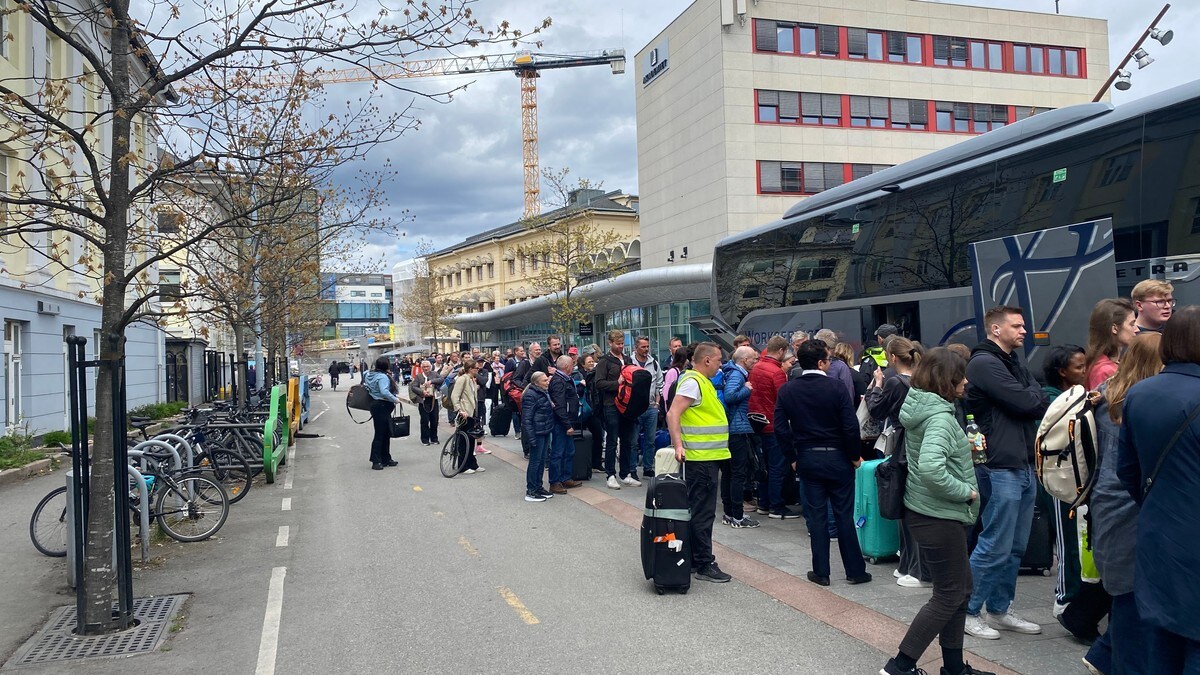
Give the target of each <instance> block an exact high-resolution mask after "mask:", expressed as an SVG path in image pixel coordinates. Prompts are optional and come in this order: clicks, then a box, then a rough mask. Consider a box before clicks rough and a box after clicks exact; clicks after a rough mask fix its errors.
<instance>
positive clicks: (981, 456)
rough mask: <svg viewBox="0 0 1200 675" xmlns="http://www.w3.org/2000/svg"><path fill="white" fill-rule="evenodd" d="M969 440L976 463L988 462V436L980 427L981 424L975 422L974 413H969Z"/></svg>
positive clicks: (972, 456)
mask: <svg viewBox="0 0 1200 675" xmlns="http://www.w3.org/2000/svg"><path fill="white" fill-rule="evenodd" d="M967 442H969V443H970V444H971V459H972V460H974V461H975V463H976V464H986V463H987V460H988V457H987V438H986V437H985V436H984V435H983V431H981V430H980V429H979V425H978V424H976V423H975V416H974V415H967Z"/></svg>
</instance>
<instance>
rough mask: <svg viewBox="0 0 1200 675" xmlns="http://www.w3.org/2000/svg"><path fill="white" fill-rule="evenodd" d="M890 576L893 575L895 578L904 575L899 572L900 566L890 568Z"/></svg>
mask: <svg viewBox="0 0 1200 675" xmlns="http://www.w3.org/2000/svg"><path fill="white" fill-rule="evenodd" d="M892 576H893V577H895V578H896V579H899V578H900V577H902V576H904V575H903V574H900V568H899V567H897V568H896V569H894V570H892Z"/></svg>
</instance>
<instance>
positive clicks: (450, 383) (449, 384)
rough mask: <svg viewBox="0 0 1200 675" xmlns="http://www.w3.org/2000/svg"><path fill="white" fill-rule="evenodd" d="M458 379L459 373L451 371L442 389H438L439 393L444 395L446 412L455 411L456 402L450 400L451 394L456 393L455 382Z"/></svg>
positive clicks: (443, 401)
mask: <svg viewBox="0 0 1200 675" xmlns="http://www.w3.org/2000/svg"><path fill="white" fill-rule="evenodd" d="M457 377H458V371H457V370H454V371H451V372H450V374H449V375H447V376H446V379H445V380H444V381H443V382H442V386H441V388H440V389H438V393H439V394H441V395H442V407H443V408H445V409H446V410H454V402H453V401H451V400H450V394H451V393H452V392H453V391H454V380H455V378H457Z"/></svg>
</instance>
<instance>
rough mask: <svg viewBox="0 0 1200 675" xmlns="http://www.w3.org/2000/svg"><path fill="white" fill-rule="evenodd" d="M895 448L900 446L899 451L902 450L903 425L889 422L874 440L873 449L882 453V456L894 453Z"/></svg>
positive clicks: (889, 455)
mask: <svg viewBox="0 0 1200 675" xmlns="http://www.w3.org/2000/svg"><path fill="white" fill-rule="evenodd" d="M897 448H900V449H901V452H903V448H904V427H902V426H897V425H892V424H889V425H887V426H886V427H884V429H883V432H882V433H880V434H879V438H877V439H876V440H875V449H876V450H877V451H879V452H881V453H883V456H884V457H891V456H892V455H894V454H896V449H897Z"/></svg>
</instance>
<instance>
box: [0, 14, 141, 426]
mask: <svg viewBox="0 0 1200 675" xmlns="http://www.w3.org/2000/svg"><path fill="white" fill-rule="evenodd" d="M56 11H59V12H60V13H63V14H68V13H70V10H69V9H68V7H67V6H66V5H64V6H62V7H60V8H59V9H58V10H56ZM2 30H3V33H5V34H6V35H7V37H8V39H5V40H0V81H3V82H4V85H5V86H6V87H9V88H11V89H13V90H14V91H16V92H18V93H20V94H22V95H24V96H28V97H30V98H32V99H33V100H39V98H38V97H39V96H40V94H39V91H41V88H42V87H43V84H44V83H46V82H47V81H48V80H49V81H51V82H53V83H54V85H55V86H57V87H60V88H62V89H60V90H59V91H60V92H62V93H61V97H60V99H59V100H58V102H57V103H53V104H51V105H52V106H57V108H58V114H59V115H60V117H59V119H61V120H62V121H64V122H65V123H67V124H68V125H70V126H71V127H72V128H74V129H77V130H85V122H84V120H85V118H86V117H87V116H88V114H89V113H96V112H101V111H104V110H108V109H110V105H109V103H108V98H107V95H106V94H103V93H101V94H99V95H97V93H96V92H98V91H99V86H98V83H99V78H97V77H96V75H95V74H94V73H91V72H89V71H88V70H87V69H86V67H85V62H84V60H83V59H82V58H81V57H80V55H79V54H77V53H75V52H74V51H73V50H71V49H70V48H69V47H68V46H67V44H66V42H64V41H63V40H61V39H60V38H58V37H56V36H54V35H53V34H52V33H50V32H49V31H46V30H45V29H44V28H43V27H42V26H41V25H40V24H38V23H37V22H35V21H34V20H33V19H31V18H30V17H29V16H28V13H26V12H21V11H12V12H9V13H6V14H5V15H4V17H3V25H2ZM77 35H79V36H80V37H82V38H84V39H103V38H100V37H99V36H100V35H102V32H101V31H89V30H83V29H81V30H78V31H77ZM96 48H97V51H100V52H103V51H104V46H103V45H100V44H97V45H96ZM148 58H149V57H147V61H145V62H142V63H140V64H138V66H137V67H138V68H139V69H145V68H150V67H153V64H152V63H150V62H149V61H148ZM144 74H145V73H144V71H143V76H144ZM93 121H94V124H93V125H92V126H91V127H88V128H87V129H86V130H85V132H84V133H85V138H86V139H87V140H88V141H89V142H90V143H91V144H92V147H93V148H94V149H95V152H96V153H97V154H99V155H104V154H105V152H104V149H105V148H108V147H109V146H110V143H111V136H112V128H111V124H110V122H111V117H109V116H102V117H99V118H98V119H96V120H93ZM15 124H16V122H14V121H13V120H11V119H7V118H5V119H0V136H2V137H3V138H5V139H7V140H6V141H5V142H4V143H0V190H2V191H4V192H5V193H7V194H10V195H20V194H26V195H35V196H36V195H42V194H47V193H51V192H53V193H55V194H57V195H59V198H60V199H62V197H61V195H63V194H70V195H71V196H70V200H71V201H72V203H74V204H75V205H77V206H78V207H79V208H88V207H90V206H92V205H93V204H94V203H95V196H94V194H93V193H92V192H91V191H90V189H89V188H88V187H86V186H84V187H80V185H82V184H83V183H82V182H76V183H73V184H72V183H71V182H70V181H71V179H70V177H71V176H73V175H77V176H88V175H90V174H91V172H90V170H89V169H88V168H87V166H86V165H85V164H84V160H83V158H82V157H81V156H80V155H79V154H78V153H76V154H74V155H70V154H66V153H62V152H59V151H57V150H55V147H56V146H55V144H54V143H46V144H42V145H40V146H39V147H37V149H36V150H35V148H34V145H35V144H36V143H37V141H38V139H36V138H33V137H32V136H33V134H32V133H25V134H23V135H22V134H16V133H12V132H13V131H15V129H14V128H13V126H14V125H15ZM23 131H25V132H28V131H29V130H28V129H25V130H23ZM157 137H158V130H157V129H156V127H155V126H154V124H153V122H152V120H149V119H135V120H133V130H132V134H131V139H130V141H131V143H130V145H131V151H132V152H133V153H134V154H135V155H136V156H137V157H138V158H139V159H141V160H147V163H149V161H152V160H153V158H154V157H155V154H154V153H155V147H156V145H157V141H156V139H157ZM131 171H132V172H133V175H134V176H135V177H138V176H140V175H141V173H140V171H141V169H138V168H134V169H131ZM148 206H149V205H148V203H145V204H142V205H139V206H138V207H137V208H136V209H135V210H134V212H133V213H132V214H131V221H132V222H133V223H135V224H139V223H141V224H144V223H146V222H148V220H147V219H148V217H149V213H148ZM27 212H28V211H22V210H21V209H20V208H17V207H14V206H12V205H7V206H6V205H0V222H3V223H4V224H6V225H10V226H11V225H13V224H19V223H17V222H16V219H25V218H28V217H29V216H28V215H22V214H23V213H27ZM35 215H36V216H38V217H39V218H41V219H43V220H42V222H51V223H53V222H59V221H57V220H56V219H58V218H63V219H67V218H77V220H75V221H72V222H71V224H73V225H76V226H79V227H84V225H83V218H82V217H79V216H75V215H67V214H65V213H54V214H46V213H35ZM34 229H39V230H40V231H33V230H34ZM93 252H94V251H93ZM87 253H88V249H87V244H86V243H85V242H84V241H83V240H82V238H81V237H79V236H72V235H70V234H68V233H66V232H65V231H62V230H59V229H54V228H53V227H49V228H46V227H44V226H43V227H41V228H31V229H30V230H29V231H25V232H21V233H20V234H11V235H9V236H6V237H3V238H0V321H2V322H3V337H4V341H3V364H2V367H0V433H10V432H12V431H14V430H15V431H20V432H22V433H24V432H26V431H28V432H29V433H34V434H37V433H44V432H46V431H51V430H59V429H66V428H67V424H68V420H67V408H68V387H67V373H66V370H67V368H66V360H67V356H66V345H65V344H64V342H63V340H64V338H66V337H68V336H71V335H79V336H82V337H85V338H87V340H88V350H89V353H90V354H93V355H95V354H97V353H98V352H97V345H98V343H99V335H98V334H99V327H100V308H99V305H98V304H97V302H96V294H97V292H98V289H99V283H98V282H99V279H98V274H97V272H96V270H94V269H93V270H88V269H86V267H85V265H84V264H82V263H80V262H78V261H79V260H80V259H81V258H83V257H84V256H85V254H87ZM133 260H134V261H136V260H138V258H137V256H136V255H135V256H134V258H133ZM125 338H126V382H127V404H128V405H129V406H130V407H134V406H138V405H142V404H145V403H153V402H156V401H160V400H162V398H163V390H164V377H163V375H164V373H163V367H162V364H163V361H164V348H165V347H164V341H163V334H162V332H161V331H160V330H159V329H158V327H157V326H156V325H155V324H153V323H152V322H150V321H142V322H138V323H135V324H133V325H132V326H130V328H129V329H128V330H127V331H126V333H125ZM89 400H94V398H93V397H91V396H89Z"/></svg>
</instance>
